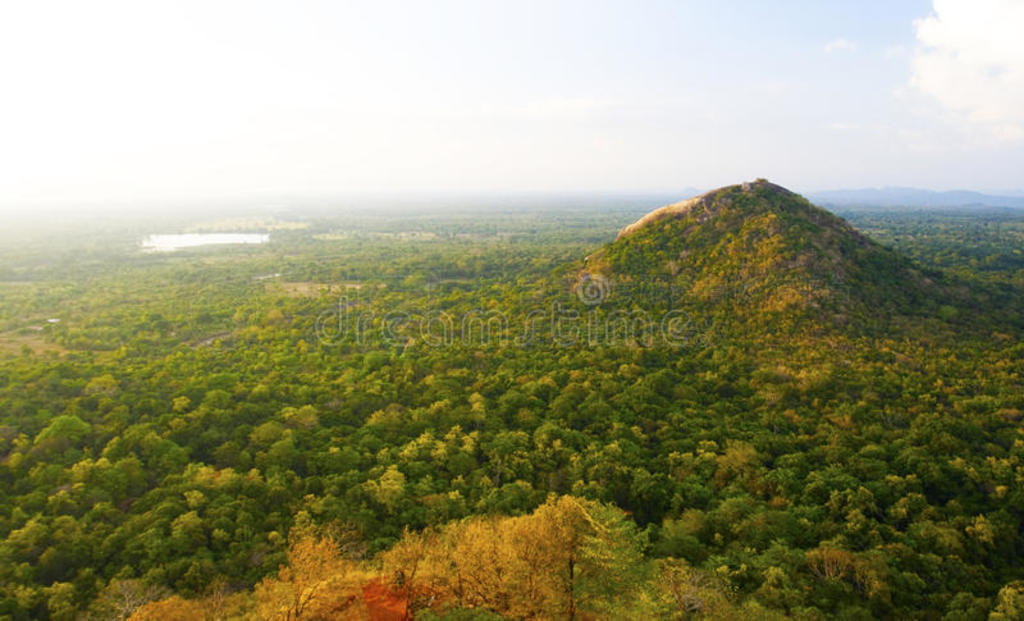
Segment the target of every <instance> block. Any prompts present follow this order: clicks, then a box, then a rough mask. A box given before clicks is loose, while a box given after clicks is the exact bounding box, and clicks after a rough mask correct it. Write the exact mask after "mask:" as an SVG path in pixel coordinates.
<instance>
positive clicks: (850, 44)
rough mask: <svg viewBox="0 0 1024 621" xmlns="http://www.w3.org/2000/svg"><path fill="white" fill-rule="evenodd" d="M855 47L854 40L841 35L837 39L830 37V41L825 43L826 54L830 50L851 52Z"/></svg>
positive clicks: (830, 51)
mask: <svg viewBox="0 0 1024 621" xmlns="http://www.w3.org/2000/svg"><path fill="white" fill-rule="evenodd" d="M856 49H857V42H856V41H850V40H849V39H844V38H843V37H839V38H838V39H832V40H831V41H829V42H828V43H826V44H825V53H826V54H831V53H832V52H840V51H847V52H852V51H854V50H856Z"/></svg>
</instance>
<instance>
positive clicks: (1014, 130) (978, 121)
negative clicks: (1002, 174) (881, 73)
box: [910, 0, 1024, 143]
mask: <svg viewBox="0 0 1024 621" xmlns="http://www.w3.org/2000/svg"><path fill="white" fill-rule="evenodd" d="M933 9H934V12H933V14H932V15H930V16H928V17H925V18H923V19H919V20H916V21H915V23H914V26H915V28H916V31H917V43H918V46H917V49H916V50H915V53H914V57H913V61H912V75H911V78H910V85H911V87H913V88H914V89H916V90H917V91H918V92H919V93H921V94H923V95H925V96H927V97H929V98H931V99H932V100H934V101H936V102H937V103H938V104H940V105H941V107H942V108H943V109H944V110H945V111H946V112H947V113H948V114H949V116H950V118H951V119H952V120H953V121H955V122H957V123H958V124H961V125H964V126H965V129H967V130H969V131H971V132H972V133H981V134H982V135H984V136H985V137H986V138H987V139H988V140H990V141H995V142H1004V143H1005V142H1017V141H1024V37H1022V36H1021V32H1024V1H1022V0H934V5H933Z"/></svg>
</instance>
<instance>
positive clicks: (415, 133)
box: [0, 0, 1024, 207]
mask: <svg viewBox="0 0 1024 621" xmlns="http://www.w3.org/2000/svg"><path fill="white" fill-rule="evenodd" d="M1022 32H1024V0H934V2H927V1H917V0H912V1H906V2H893V1H892V0H881V1H857V2H849V1H845V0H844V1H835V2H827V1H821V0H814V1H807V2H783V1H776V2H763V1H744V2H740V1H735V2H730V1H725V0H709V1H706V2H704V1H701V2H697V1H683V0H679V1H674V2H644V1H630V2H599V1H594V0H587V1H580V2H559V1H551V0H547V1H543V2H527V1H524V0H514V1H508V2H499V1H490V0H475V1H466V2H439V1H433V2H420V1H411V0H410V1H409V2H386V1H379V0H377V1H373V2H344V1H333V2H328V1H324V2H304V1H295V0H289V1H281V2H266V1H254V0H242V1H238V2H233V1H232V2H219V1H216V0H202V1H197V2H191V1H181V0H175V1H173V2H154V1H146V0H128V1H124V2H109V1H104V0H90V1H89V2H81V1H74V0H72V1H67V2H51V1H47V0H0V205H6V206H8V207H10V206H18V205H25V204H30V203H34V202H37V201H60V200H86V201H95V200H106V199H113V200H133V199H148V198H161V199H176V198H184V197H203V196H245V195H264V194H282V193H283V194H299V195H316V194H323V193H346V192H368V191H369V192H374V191H388V192H415V191H473V192H477V191H491V190H497V191H508V190H513V191H516V190H531V191H536V190H540V191H546V190H586V191H590V190H620V191H621V190H625V191H648V190H652V191H661V190H669V191H671V190H673V189H676V188H683V187H687V186H698V187H712V186H716V185H722V184H725V183H731V182H736V181H740V180H744V179H752V178H755V177H760V176H763V177H768V178H770V179H772V180H773V181H776V182H778V183H782V184H783V185H787V186H790V187H793V188H795V189H798V190H814V189H825V188H837V187H864V186H883V185H912V186H921V187H930V188H935V189H949V188H969V189H998V188H1021V187H1024V179H1022V173H1024V166H1022V165H1024V36H1022V35H1021V33H1022Z"/></svg>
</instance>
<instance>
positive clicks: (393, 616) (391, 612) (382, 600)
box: [363, 579, 412, 621]
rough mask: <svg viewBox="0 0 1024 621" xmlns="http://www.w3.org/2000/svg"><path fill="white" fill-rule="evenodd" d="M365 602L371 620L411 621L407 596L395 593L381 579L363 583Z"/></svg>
mask: <svg viewBox="0 0 1024 621" xmlns="http://www.w3.org/2000/svg"><path fill="white" fill-rule="evenodd" d="M363 603H364V604H366V612H367V614H368V615H369V617H370V621H410V619H412V617H410V616H409V613H408V611H407V609H408V606H407V605H406V601H405V596H404V595H402V594H401V593H395V592H394V591H392V590H391V589H389V588H388V587H387V585H385V584H384V583H383V582H381V581H380V579H376V580H371V581H369V582H367V583H366V584H364V585H363Z"/></svg>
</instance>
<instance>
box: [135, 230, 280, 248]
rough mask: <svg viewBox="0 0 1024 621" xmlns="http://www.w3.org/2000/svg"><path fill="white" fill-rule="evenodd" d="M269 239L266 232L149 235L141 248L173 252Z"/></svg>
mask: <svg viewBox="0 0 1024 621" xmlns="http://www.w3.org/2000/svg"><path fill="white" fill-rule="evenodd" d="M268 241H270V235H269V234H267V233H184V234H180V235H149V236H148V237H146V238H145V239H143V240H142V242H141V243H140V245H141V246H142V249H143V250H145V251H148V252H173V251H175V250H181V249H183V248H196V247H198V246H213V245H221V244H264V243H266V242H268Z"/></svg>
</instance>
